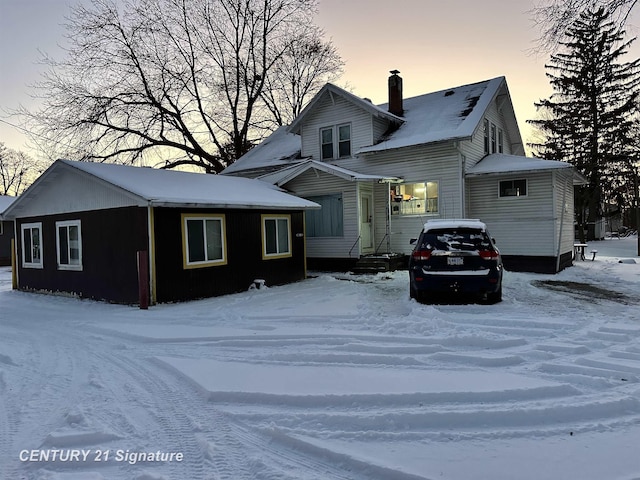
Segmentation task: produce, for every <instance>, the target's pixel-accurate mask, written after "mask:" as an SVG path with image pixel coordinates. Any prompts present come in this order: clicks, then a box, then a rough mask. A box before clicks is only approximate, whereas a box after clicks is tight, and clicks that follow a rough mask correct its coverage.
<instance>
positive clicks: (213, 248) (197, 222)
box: [182, 214, 227, 268]
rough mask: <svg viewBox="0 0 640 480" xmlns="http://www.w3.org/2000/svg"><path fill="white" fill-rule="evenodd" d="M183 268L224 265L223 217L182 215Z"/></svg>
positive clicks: (225, 256) (225, 258)
mask: <svg viewBox="0 0 640 480" xmlns="http://www.w3.org/2000/svg"><path fill="white" fill-rule="evenodd" d="M182 232H183V233H182V237H183V240H182V241H183V254H184V268H199V267H208V266H212V265H226V263H227V255H226V254H227V252H226V242H225V217H224V215H188V214H183V215H182Z"/></svg>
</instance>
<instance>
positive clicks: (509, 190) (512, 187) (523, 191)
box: [500, 179, 527, 197]
mask: <svg viewBox="0 0 640 480" xmlns="http://www.w3.org/2000/svg"><path fill="white" fill-rule="evenodd" d="M526 195H527V181H526V180H525V179H522V180H503V181H501V182H500V196H501V197H524V196H526Z"/></svg>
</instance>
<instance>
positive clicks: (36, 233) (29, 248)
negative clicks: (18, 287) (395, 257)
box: [21, 222, 42, 268]
mask: <svg viewBox="0 0 640 480" xmlns="http://www.w3.org/2000/svg"><path fill="white" fill-rule="evenodd" d="M21 231H22V266H23V267H24V268H42V223H40V222H38V223H25V224H23V225H22V227H21Z"/></svg>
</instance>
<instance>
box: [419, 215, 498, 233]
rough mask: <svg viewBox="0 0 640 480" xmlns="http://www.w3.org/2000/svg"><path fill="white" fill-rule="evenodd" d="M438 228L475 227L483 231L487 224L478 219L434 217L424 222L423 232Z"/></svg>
mask: <svg viewBox="0 0 640 480" xmlns="http://www.w3.org/2000/svg"><path fill="white" fill-rule="evenodd" d="M440 228H477V229H479V230H481V231H483V232H484V231H485V230H486V229H487V226H486V225H485V224H484V223H483V222H481V221H480V220H476V219H470V218H452V219H434V220H428V221H427V222H426V223H425V224H424V227H423V232H428V231H429V230H434V229H440Z"/></svg>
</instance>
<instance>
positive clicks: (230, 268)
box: [5, 160, 318, 306]
mask: <svg viewBox="0 0 640 480" xmlns="http://www.w3.org/2000/svg"><path fill="white" fill-rule="evenodd" d="M312 208H318V206H317V205H316V204H314V203H313V202H310V201H308V200H304V199H301V198H298V197H295V196H293V195H289V194H287V193H285V192H283V191H282V190H281V189H279V188H278V187H275V186H273V185H270V184H267V183H265V182H261V181H258V180H252V179H246V178H233V177H222V176H218V175H205V174H198V173H187V172H177V171H166V170H157V169H151V168H138V167H130V166H124V165H113V164H100V163H87V162H72V161H67V160H58V161H56V162H55V163H54V164H53V165H51V167H50V168H49V169H47V170H46V171H45V172H44V173H43V174H42V175H41V176H40V177H39V178H38V179H37V180H36V181H35V182H34V184H33V185H32V186H31V187H30V188H29V189H27V190H26V191H25V192H24V193H23V194H22V195H21V196H20V197H19V198H18V199H17V200H16V201H15V202H13V204H12V205H11V206H10V207H9V208H8V209H7V211H6V212H5V216H6V217H7V218H10V219H13V220H15V222H16V232H17V235H18V236H19V240H18V241H17V242H15V243H16V258H17V262H16V263H17V272H16V274H17V284H18V288H19V289H22V290H32V291H51V292H67V293H70V294H75V295H77V296H80V297H87V298H94V299H100V300H107V301H110V302H117V303H126V304H136V303H138V302H140V303H141V306H142V303H143V300H145V292H149V295H150V302H151V303H154V302H173V301H181V300H189V299H194V298H201V297H208V296H215V295H221V294H226V293H232V292H237V291H242V290H246V289H247V288H249V287H250V286H251V285H252V284H253V283H254V281H256V280H257V279H259V280H261V281H264V282H265V283H266V284H267V285H275V284H284V283H288V282H294V281H298V280H301V279H303V278H305V275H306V265H305V238H304V212H305V210H307V209H312Z"/></svg>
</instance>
